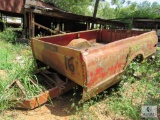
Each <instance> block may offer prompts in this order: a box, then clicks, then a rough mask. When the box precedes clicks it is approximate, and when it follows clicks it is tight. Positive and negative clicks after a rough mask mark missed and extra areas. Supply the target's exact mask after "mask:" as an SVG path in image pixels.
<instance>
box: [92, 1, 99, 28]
mask: <svg viewBox="0 0 160 120" xmlns="http://www.w3.org/2000/svg"><path fill="white" fill-rule="evenodd" d="M98 5H99V0H96V3H95V6H94V13H93V17H94V18H95V17H96V15H97V10H98ZM93 28H94V23H92V26H91V29H93Z"/></svg>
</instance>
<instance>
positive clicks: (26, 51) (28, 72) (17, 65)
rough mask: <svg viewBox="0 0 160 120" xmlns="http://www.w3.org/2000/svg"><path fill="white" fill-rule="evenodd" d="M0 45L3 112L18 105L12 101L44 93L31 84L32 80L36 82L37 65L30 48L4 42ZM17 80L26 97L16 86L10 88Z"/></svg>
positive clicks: (0, 87)
mask: <svg viewBox="0 0 160 120" xmlns="http://www.w3.org/2000/svg"><path fill="white" fill-rule="evenodd" d="M0 45H1V46H0V89H1V90H0V111H3V110H5V109H7V108H9V107H11V106H13V105H14V104H16V103H15V102H10V101H12V100H15V99H19V100H22V99H29V98H32V97H34V96H36V95H38V94H39V93H40V92H42V89H41V86H40V85H39V87H38V88H37V87H35V86H34V85H33V84H31V82H30V80H31V79H32V78H34V80H36V77H34V73H35V71H36V65H35V62H34V59H33V57H32V53H31V49H30V47H29V46H27V45H21V44H14V45H13V44H11V43H7V42H6V41H2V40H0ZM15 79H18V80H19V82H20V83H21V84H22V86H23V87H24V91H26V95H24V94H22V92H21V90H20V89H19V87H18V86H16V85H15V86H12V87H10V88H9V84H10V83H11V82H12V81H14V80H15ZM37 84H38V82H37Z"/></svg>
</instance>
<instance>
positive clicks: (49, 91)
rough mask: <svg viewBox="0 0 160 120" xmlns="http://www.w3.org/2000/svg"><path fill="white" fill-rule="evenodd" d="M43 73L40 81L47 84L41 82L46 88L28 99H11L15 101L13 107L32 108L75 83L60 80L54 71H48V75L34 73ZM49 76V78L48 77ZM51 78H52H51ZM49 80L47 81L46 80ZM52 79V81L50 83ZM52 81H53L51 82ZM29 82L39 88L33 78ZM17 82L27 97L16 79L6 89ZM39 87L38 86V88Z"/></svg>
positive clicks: (73, 85) (25, 93)
mask: <svg viewBox="0 0 160 120" xmlns="http://www.w3.org/2000/svg"><path fill="white" fill-rule="evenodd" d="M42 73H43V75H44V77H43V79H42V78H41V79H42V80H41V82H42V81H43V82H45V83H47V86H46V85H44V84H43V86H45V87H46V90H43V92H41V93H40V94H39V95H37V96H35V97H32V98H30V99H23V100H20V99H17V100H13V101H12V102H15V103H16V105H15V108H21V109H34V108H36V107H38V106H40V105H42V104H44V103H46V102H47V101H48V100H51V99H52V98H55V97H58V96H59V95H61V94H63V93H65V92H67V91H69V90H70V89H72V88H73V87H75V86H76V85H77V84H75V83H74V82H72V81H70V80H67V81H66V80H64V81H63V80H61V79H60V78H59V76H58V75H57V74H56V73H52V72H50V73H49V74H48V75H47V74H46V73H45V72H44V71H41V72H38V73H36V74H39V75H41V74H42ZM51 75H54V77H53V78H51V77H49V76H51ZM48 78H49V79H48ZM51 79H52V80H51ZM48 80H50V81H49V82H46V81H48ZM51 81H52V83H51ZM53 81H54V82H53ZM30 82H31V84H33V85H34V86H35V87H37V88H39V87H38V85H37V84H36V83H35V82H34V80H30ZM15 84H17V85H18V87H19V88H20V90H21V91H22V93H23V94H24V95H25V96H26V97H27V92H26V91H25V90H24V87H23V86H22V84H21V83H20V82H19V81H18V80H14V81H13V82H11V84H10V85H9V86H8V87H7V89H6V90H8V89H10V88H11V87H14V85H15ZM39 89H40V88H39Z"/></svg>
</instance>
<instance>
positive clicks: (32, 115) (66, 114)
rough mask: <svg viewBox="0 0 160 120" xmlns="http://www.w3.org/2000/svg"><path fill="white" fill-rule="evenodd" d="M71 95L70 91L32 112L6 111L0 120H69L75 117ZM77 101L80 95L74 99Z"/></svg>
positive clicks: (0, 115) (0, 116)
mask: <svg viewBox="0 0 160 120" xmlns="http://www.w3.org/2000/svg"><path fill="white" fill-rule="evenodd" d="M72 94H73V91H72V90H71V91H69V92H67V93H65V94H63V95H61V96H60V97H58V98H54V99H53V100H52V102H48V103H46V104H44V105H42V106H40V107H38V108H36V109H33V110H20V109H19V110H17V109H15V110H13V109H12V110H6V111H4V112H3V113H2V114H0V120H69V119H70V118H71V116H75V110H74V109H72V108H71V105H72V103H73V101H71V98H72ZM78 100H80V95H79V97H76V99H75V101H76V102H78Z"/></svg>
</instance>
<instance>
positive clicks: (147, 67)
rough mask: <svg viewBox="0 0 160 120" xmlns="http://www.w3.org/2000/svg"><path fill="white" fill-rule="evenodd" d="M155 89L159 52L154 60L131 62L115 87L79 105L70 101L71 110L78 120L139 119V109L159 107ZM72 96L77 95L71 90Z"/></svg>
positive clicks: (159, 68) (159, 83)
mask: <svg viewBox="0 0 160 120" xmlns="http://www.w3.org/2000/svg"><path fill="white" fill-rule="evenodd" d="M159 88H160V50H159V51H158V52H157V54H156V57H155V58H154V59H147V60H144V61H142V63H139V62H137V60H134V61H133V62H132V63H131V64H130V65H129V67H128V68H127V70H126V71H125V74H123V75H122V77H121V81H120V83H119V84H118V85H116V86H115V87H112V88H110V89H107V90H106V91H104V92H103V93H102V94H98V95H95V97H94V98H91V99H90V100H88V101H86V102H85V103H83V104H76V103H75V101H74V99H72V102H73V104H72V108H74V109H75V111H76V115H77V116H78V119H80V120H81V119H82V120H83V119H84V120H85V119H86V120H87V119H91V120H92V119H99V118H100V119H107V118H108V119H133V120H140V119H141V107H142V106H144V105H151V106H152V105H157V106H159V105H160V99H159V93H160V91H159ZM76 94H78V93H76V91H75V92H74V93H73V98H74V97H75V95H76ZM108 116H109V117H108ZM102 117H104V118H102ZM71 120H72V119H71ZM73 120H74V118H73ZM157 120H158V119H157Z"/></svg>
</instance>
